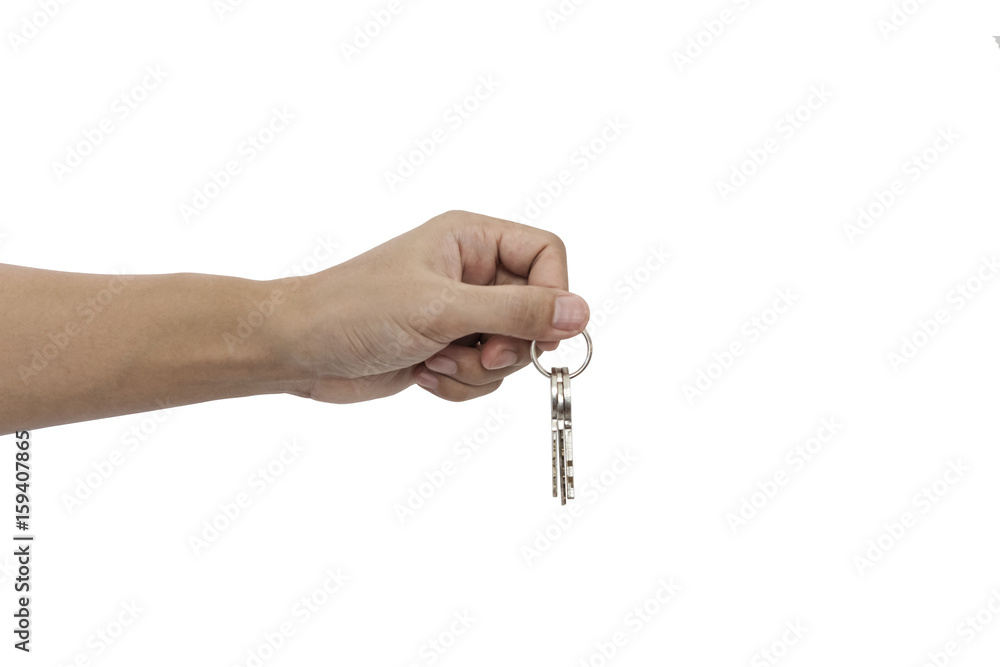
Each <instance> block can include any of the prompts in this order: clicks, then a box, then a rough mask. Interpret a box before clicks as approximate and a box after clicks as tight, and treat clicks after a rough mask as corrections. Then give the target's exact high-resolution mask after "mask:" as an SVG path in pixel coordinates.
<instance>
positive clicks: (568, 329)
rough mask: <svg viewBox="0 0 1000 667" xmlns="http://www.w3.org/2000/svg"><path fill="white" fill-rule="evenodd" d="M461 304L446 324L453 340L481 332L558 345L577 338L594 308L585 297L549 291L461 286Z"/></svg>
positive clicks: (535, 288)
mask: <svg viewBox="0 0 1000 667" xmlns="http://www.w3.org/2000/svg"><path fill="white" fill-rule="evenodd" d="M457 301H458V303H456V304H455V306H456V307H455V308H453V309H451V311H450V313H449V317H448V318H447V321H446V322H442V325H443V328H445V329H446V331H447V334H448V336H449V337H450V338H452V339H455V338H459V337H461V336H464V335H466V334H470V333H474V332H477V331H479V332H483V333H493V334H501V335H504V336H511V337H513V338H520V339H522V340H526V341H531V340H538V341H558V340H564V339H566V338H572V337H573V336H575V335H577V334H578V333H580V332H581V331H583V329H584V327H586V326H587V322H588V321H589V320H590V308H589V306H588V305H587V302H586V301H584V300H583V299H582V298H581V297H579V296H577V295H576V294H572V293H570V292H566V291H563V290H558V289H552V288H547V287H534V286H528V285H523V286H522V285H490V286H477V285H461V286H460V289H459V290H458V299H457Z"/></svg>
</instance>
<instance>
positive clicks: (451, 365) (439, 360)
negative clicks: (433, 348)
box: [424, 355, 458, 375]
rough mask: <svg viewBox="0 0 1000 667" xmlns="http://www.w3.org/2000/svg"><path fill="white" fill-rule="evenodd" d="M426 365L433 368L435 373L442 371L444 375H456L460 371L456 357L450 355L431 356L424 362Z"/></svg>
mask: <svg viewBox="0 0 1000 667" xmlns="http://www.w3.org/2000/svg"><path fill="white" fill-rule="evenodd" d="M424 366H427V368H429V369H431V370H432V371H434V372H435V373H441V374H442V375H454V374H455V373H457V372H458V362H456V361H455V360H454V359H450V358H448V357H442V356H440V355H439V356H436V357H431V358H430V359H428V360H427V361H425V362H424Z"/></svg>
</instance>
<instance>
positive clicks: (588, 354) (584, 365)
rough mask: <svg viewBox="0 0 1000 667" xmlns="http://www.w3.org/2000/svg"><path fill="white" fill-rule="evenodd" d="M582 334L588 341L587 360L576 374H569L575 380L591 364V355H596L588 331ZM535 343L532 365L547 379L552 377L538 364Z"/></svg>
mask: <svg viewBox="0 0 1000 667" xmlns="http://www.w3.org/2000/svg"><path fill="white" fill-rule="evenodd" d="M581 333H582V334H583V337H584V338H585V339H587V358H586V359H584V360H583V366H580V367H579V368H578V369H576V371H575V372H573V373H570V374H569V376H570V378H575V377H576V376H577V375H579V374H580V373H582V372H583V369H585V368H586V367H587V364H589V363H590V357H591V355H592V354H593V353H594V343H593V341H591V340H590V334H589V333H587V330H586V329H584V330H583V331H582V332H581ZM535 342H536V341H531V363H533V364H535V368H537V369H538V372H539V373H541V374H542V375H544V376H545V377H552V373H550V372H549V371H547V370H545V369H544V368H542V365H541V364H540V363H538V350H537V349H536V348H535Z"/></svg>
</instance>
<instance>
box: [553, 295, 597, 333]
mask: <svg viewBox="0 0 1000 667" xmlns="http://www.w3.org/2000/svg"><path fill="white" fill-rule="evenodd" d="M589 313H590V308H588V307H587V302H586V301H584V300H583V299H581V298H580V297H578V296H577V295H575V294H564V295H562V296H558V297H556V312H555V315H553V316H552V326H554V327H555V328H556V329H560V330H561V331H576V330H578V329H582V328H583V325H584V324H585V323H586V322H587V316H588V315H589Z"/></svg>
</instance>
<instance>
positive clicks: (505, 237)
mask: <svg viewBox="0 0 1000 667" xmlns="http://www.w3.org/2000/svg"><path fill="white" fill-rule="evenodd" d="M460 213H461V216H462V217H463V218H464V217H465V216H469V217H468V218H466V219H465V220H463V221H462V223H463V224H460V225H457V226H456V228H455V233H456V236H457V238H458V239H459V241H460V243H461V247H462V264H463V271H465V272H468V273H470V274H474V275H475V276H476V277H482V276H483V274H485V273H486V272H489V273H490V274H491V276H490V277H491V278H494V279H495V275H496V270H497V263H498V262H499V264H501V265H502V266H503V267H504V268H505V269H507V271H509V272H510V273H512V274H514V275H516V276H520V277H522V278H524V279H525V280H526V281H527V283H528V284H529V285H537V286H539V287H554V288H556V289H561V290H569V271H568V268H567V261H566V244H564V243H563V241H562V239H560V238H559V237H558V236H556V235H555V234H553V233H552V232H548V231H545V230H544V229H538V228H537V227H531V226H528V225H522V224H520V223H518V222H512V221H511V220H502V219H500V218H491V217H489V216H486V215H478V214H475V213H466V212H464V211H462V212H460ZM471 277H473V275H470V278H471ZM470 282H475V281H470Z"/></svg>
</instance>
